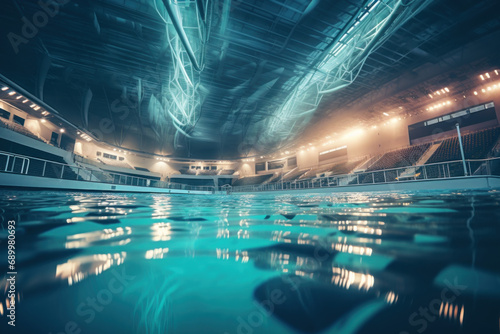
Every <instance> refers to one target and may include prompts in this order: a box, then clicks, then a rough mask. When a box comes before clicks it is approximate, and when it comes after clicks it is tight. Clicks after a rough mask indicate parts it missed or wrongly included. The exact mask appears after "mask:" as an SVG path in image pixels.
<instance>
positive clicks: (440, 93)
mask: <svg viewBox="0 0 500 334" xmlns="http://www.w3.org/2000/svg"><path fill="white" fill-rule="evenodd" d="M493 73H495V76H498V75H500V72H499V70H494V71H493V72H492V74H491V75H490V74H489V73H488V72H487V73H484V74H481V75H479V78H480V79H481V80H483V81H484V80H486V79H491V78H492V76H493ZM497 88H500V85H497V84H494V85H492V86H488V87H486V88H483V89H481V92H483V93H486V92H488V91H492V90H494V89H497ZM448 93H450V89H449V88H448V87H444V88H441V89H439V90H436V91H435V92H434V93H432V94H429V95H428V96H429V97H430V98H431V99H433V98H434V97H435V96H439V97H442V96H443V95H445V94H448ZM478 94H479V93H478V92H477V91H474V95H478ZM464 98H465V96H464ZM451 104H452V101H449V100H448V101H445V102H441V103H438V104H433V105H432V106H430V107H428V108H426V109H425V110H427V111H433V110H437V109H440V108H442V107H444V106H449V105H451ZM400 109H402V108H401V107H400ZM382 114H383V115H384V116H386V117H390V116H391V115H390V114H388V113H387V112H383V113H382ZM409 116H410V117H411V116H412V115H411V114H410V115H409ZM400 120H401V117H395V118H392V119H391V120H390V121H387V122H383V123H381V125H384V126H387V125H389V124H395V123H397V122H398V121H400ZM378 127H379V126H377V125H372V127H371V128H372V129H377V128H378ZM363 133H364V131H363V130H361V129H356V130H353V131H350V132H348V133H347V134H346V135H344V136H343V139H348V138H351V137H355V136H356V135H361V134H363ZM325 138H326V139H329V138H331V137H330V136H326V137H325ZM334 143H335V140H328V141H326V142H324V143H323V144H322V146H327V145H330V144H334ZM309 145H312V144H311V143H309ZM301 148H304V146H302V147H301ZM312 149H314V147H310V148H308V149H306V151H310V150H312ZM301 152H304V150H301Z"/></svg>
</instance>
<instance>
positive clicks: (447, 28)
mask: <svg viewBox="0 0 500 334" xmlns="http://www.w3.org/2000/svg"><path fill="white" fill-rule="evenodd" d="M499 8H500V5H499V2H498V1H495V0H490V1H465V0H434V1H433V0H413V1H412V0H405V1H401V0H335V1H332V0H245V1H243V0H219V1H215V0H185V1H172V0H86V1H77V0H73V1H71V0H57V1H50V0H45V1H44V0H42V1H39V2H36V1H27V0H6V1H4V2H3V4H2V11H1V12H0V19H1V22H0V29H1V31H2V34H1V42H0V44H1V50H2V52H1V53H0V73H1V74H2V75H4V76H6V77H7V78H9V79H10V80H12V81H14V82H16V83H17V84H19V85H20V86H22V87H23V88H25V89H26V90H28V91H29V92H31V93H32V94H33V95H34V96H36V97H38V98H39V99H40V100H42V101H44V102H46V103H47V104H48V105H50V106H52V107H53V108H54V109H55V110H57V111H58V113H59V114H61V115H62V116H63V117H64V118H65V119H67V120H68V121H70V122H72V123H73V124H75V125H77V126H78V127H79V128H81V129H84V130H85V131H87V132H88V133H91V134H92V135H93V136H94V137H96V138H98V139H100V140H102V141H105V142H107V143H109V144H112V145H116V146H120V147H124V148H127V149H132V150H138V151H145V152H151V153H162V154H166V155H172V156H175V157H185V158H206V159H230V158H238V157H246V156H252V155H260V154H264V153H269V152H273V151H276V150H279V149H282V148H284V147H287V146H289V145H291V144H293V143H296V142H297V141H298V140H303V139H304V138H303V136H304V134H307V136H309V137H311V136H313V134H314V132H315V129H316V128H317V126H318V124H319V123H321V121H322V120H324V119H326V118H329V119H331V118H332V117H333V118H334V119H335V117H337V116H339V118H338V119H337V120H340V121H337V122H334V123H332V124H331V125H329V127H332V128H334V129H336V130H339V131H340V130H341V129H342V128H343V127H345V126H346V124H348V123H349V117H353V115H352V114H351V113H350V112H347V111H346V110H345V106H346V105H352V104H353V103H355V102H356V101H358V100H361V99H362V98H363V96H366V94H368V93H370V92H371V91H373V90H375V89H377V88H378V87H381V86H382V85H384V84H387V83H389V82H391V80H394V79H395V78H398V77H399V76H401V75H402V73H406V72H407V71H409V70H411V69H416V68H419V67H420V66H422V65H424V64H427V63H429V62H431V63H432V62H435V63H436V62H438V61H439V59H441V58H442V57H443V56H444V55H447V54H449V53H450V52H453V51H454V50H460V47H462V46H463V45H465V44H467V43H471V42H473V41H475V40H479V39H481V38H484V36H488V35H491V34H493V33H495V32H498V30H499V28H500V23H499V19H498V17H499V15H498V12H499ZM494 49H495V48H492V50H494ZM367 113H368V111H367ZM358 116H360V117H363V112H362V113H361V115H357V116H356V117H358ZM324 126H325V125H324V124H323V127H324ZM330 130H331V129H329V131H330Z"/></svg>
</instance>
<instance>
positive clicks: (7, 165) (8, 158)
mask: <svg viewBox="0 0 500 334" xmlns="http://www.w3.org/2000/svg"><path fill="white" fill-rule="evenodd" d="M9 161H10V155H8V156H7V161H6V162H5V171H7V168H9Z"/></svg>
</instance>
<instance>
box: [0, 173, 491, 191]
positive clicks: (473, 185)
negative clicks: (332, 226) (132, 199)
mask: <svg viewBox="0 0 500 334" xmlns="http://www.w3.org/2000/svg"><path fill="white" fill-rule="evenodd" d="M0 187H1V188H4V189H5V188H9V189H19V190H21V189H23V190H26V189H31V190H47V189H50V190H65V191H103V192H135V193H161V194H192V195H208V194H213V192H211V191H202V190H185V189H167V188H154V187H140V186H130V185H119V184H110V183H101V182H88V181H76V180H64V179H53V178H46V177H38V176H30V175H21V174H11V173H0ZM493 189H498V190H500V176H492V175H478V176H465V177H450V178H445V179H431V180H408V181H398V182H388V183H376V184H359V185H347V186H336V187H324V188H306V189H284V190H267V191H258V192H233V193H232V194H234V195H245V194H256V193H266V194H291V193H338V192H378V191H381V192H398V191H426V190H493ZM216 193H217V194H226V192H225V191H217V192H216Z"/></svg>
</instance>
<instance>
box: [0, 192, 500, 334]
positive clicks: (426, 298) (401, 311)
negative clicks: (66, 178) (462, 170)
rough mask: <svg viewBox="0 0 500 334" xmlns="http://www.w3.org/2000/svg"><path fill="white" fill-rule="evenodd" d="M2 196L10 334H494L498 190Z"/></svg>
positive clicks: (0, 309)
mask: <svg viewBox="0 0 500 334" xmlns="http://www.w3.org/2000/svg"><path fill="white" fill-rule="evenodd" d="M0 204H1V205H0V207H1V208H2V211H0V212H1V213H2V226H3V230H2V232H1V234H0V238H1V239H0V240H1V247H2V249H6V240H7V239H6V237H7V233H6V230H5V228H6V221H7V220H9V219H15V220H16V222H17V225H16V226H17V227H16V236H17V237H16V242H17V253H16V262H17V271H18V275H17V284H16V286H17V291H18V296H17V298H18V301H19V302H18V303H17V312H18V313H17V314H18V323H17V324H16V325H17V327H16V329H18V330H19V333H24V332H33V333H39V332H40V333H49V332H52V333H59V332H64V331H66V332H67V331H68V330H67V328H70V329H71V330H76V329H79V330H81V332H82V333H108V332H109V331H110V330H114V331H115V332H118V333H220V334H223V333H334V332H335V333H336V332H343V333H402V332H403V333H405V332H406V333H421V332H425V333H448V332H450V333H455V332H457V333H462V332H463V333H499V332H500V329H499V326H500V323H499V322H500V264H499V263H500V261H499V260H498V258H499V255H500V246H499V242H498V241H499V240H500V238H499V237H500V225H499V223H500V219H499V218H500V211H499V210H498V209H499V208H500V206H499V204H500V195H499V194H498V193H497V192H476V193H462V194H458V193H437V192H433V193H418V194H411V193H399V194H396V193H393V194H366V193H364V194H363V193H352V194H335V195H324V194H309V195H300V196H296V195H281V196H274V195H272V194H251V195H239V196H238V195H232V196H225V195H221V196H182V195H144V194H98V193H62V192H50V193H49V192H35V193H28V192H14V191H2V192H0ZM0 266H1V267H2V269H3V271H2V272H4V273H5V272H7V271H8V270H7V263H6V261H4V263H1V264H0ZM6 279H7V276H5V275H4V276H3V277H1V281H0V286H4V285H5V286H7V281H6ZM9 303H10V301H9V299H8V298H3V301H0V314H1V315H2V317H1V318H0V320H6V318H5V315H6V309H7V308H8V306H9V305H10V304H9ZM422 310H427V311H425V312H430V313H428V314H427V313H423V312H424V311H422ZM28 314H29V318H30V321H27V320H25V319H26V315H28ZM23 315H24V316H23ZM5 323H6V321H3V323H2V326H3V325H5ZM68 324H69V325H68ZM66 326H69V327H66ZM65 328H66V329H65Z"/></svg>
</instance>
